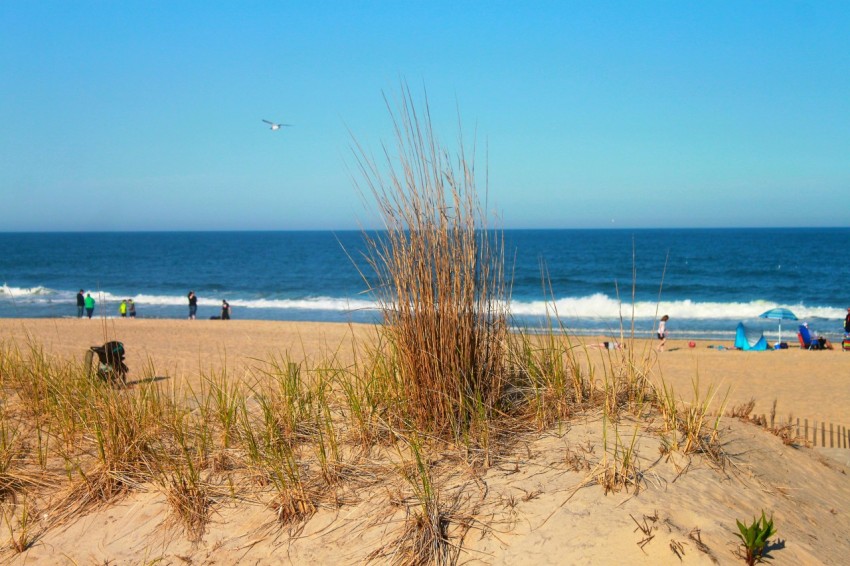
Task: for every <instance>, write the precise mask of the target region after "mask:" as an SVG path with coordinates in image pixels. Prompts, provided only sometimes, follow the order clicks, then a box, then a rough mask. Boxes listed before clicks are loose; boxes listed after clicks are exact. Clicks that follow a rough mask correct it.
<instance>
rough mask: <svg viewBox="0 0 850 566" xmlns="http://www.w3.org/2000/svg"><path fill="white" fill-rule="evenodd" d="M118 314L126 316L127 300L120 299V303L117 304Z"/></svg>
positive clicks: (122, 316)
mask: <svg viewBox="0 0 850 566" xmlns="http://www.w3.org/2000/svg"><path fill="white" fill-rule="evenodd" d="M118 314H120V315H121V318H126V317H127V301H121V304H120V305H118Z"/></svg>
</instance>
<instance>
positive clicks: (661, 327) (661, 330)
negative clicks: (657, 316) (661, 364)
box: [656, 314, 670, 352]
mask: <svg viewBox="0 0 850 566" xmlns="http://www.w3.org/2000/svg"><path fill="white" fill-rule="evenodd" d="M668 320H670V317H669V316H667V315H666V314H665V315H664V316H662V317H661V320H659V321H658V339H659V340H661V343H660V344H658V348H656V350H658V351H659V352H663V351H664V345H665V344H666V343H667V321H668Z"/></svg>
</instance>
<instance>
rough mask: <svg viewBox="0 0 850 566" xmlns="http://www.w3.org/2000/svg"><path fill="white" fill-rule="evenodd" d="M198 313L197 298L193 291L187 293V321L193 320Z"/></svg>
mask: <svg viewBox="0 0 850 566" xmlns="http://www.w3.org/2000/svg"><path fill="white" fill-rule="evenodd" d="M197 313H198V297H197V295H195V292H194V291H189V320H195V315H196V314H197Z"/></svg>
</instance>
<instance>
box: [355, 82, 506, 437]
mask: <svg viewBox="0 0 850 566" xmlns="http://www.w3.org/2000/svg"><path fill="white" fill-rule="evenodd" d="M401 98H402V99H401V102H400V105H399V106H400V111H399V113H398V114H397V115H396V114H394V113H393V112H392V110H390V113H391V115H392V116H393V121H394V126H395V132H396V145H397V159H398V163H399V164H398V165H397V166H396V165H394V159H391V158H390V157H389V155H387V169H388V173H386V174H384V173H382V171H381V168H380V167H379V166H378V164H377V163H376V162H375V161H374V160H373V159H371V158H369V157H368V156H367V154H366V153H365V151H363V150H362V149H360V151H359V153H358V156H357V157H358V164H359V166H360V171H361V173H362V177H363V182H364V183H365V185H366V188H367V189H368V190H367V191H363V192H368V193H371V194H372V196H373V197H374V199H375V201H376V203H377V208H378V212H379V214H380V216H381V219H382V221H383V223H384V228H385V230H386V231H385V232H384V233H382V234H381V235H379V236H369V235H368V234H364V236H365V237H366V239H367V243H368V248H369V249H370V253H369V256H368V258H367V261H368V263H369V265H370V266H371V268H372V270H373V271H374V278H375V283H374V285H373V286H372V289H373V291H374V292H375V293H376V295H377V299H378V301H379V304H380V306H381V309H382V312H383V317H384V324H383V326H382V327H381V332H382V334H383V336H384V338H385V339H386V346H387V349H386V351H385V355H386V357H387V358H388V362H389V363H388V364H386V365H387V370H388V371H387V372H386V374H385V377H386V378H387V379H388V380H390V384H391V386H392V388H393V391H394V393H395V396H396V397H397V398H398V399H399V404H400V409H401V410H402V414H401V415H398V418H399V420H400V422H402V423H404V422H408V421H409V422H410V424H411V425H413V426H415V427H417V428H419V429H422V430H430V431H434V432H437V433H440V434H448V435H454V436H455V437H457V436H459V435H460V434H462V432H463V431H464V430H466V429H467V428H468V427H469V425H470V423H471V422H472V421H473V420H475V419H476V418H478V414H479V411H478V409H477V405H478V404H482V405H483V406H484V407H485V409H486V411H490V410H492V408H493V407H496V406H497V404H498V402H499V400H500V398H501V393H502V387H503V384H504V379H505V363H504V360H505V355H504V354H505V341H506V338H507V313H506V309H507V304H506V301H505V285H504V277H503V272H502V265H503V261H502V256H501V247H500V246H501V241H500V239H499V235H498V234H496V233H492V232H490V231H488V230H487V225H486V221H485V218H484V214H483V213H482V211H481V209H480V207H479V204H478V201H477V198H478V196H477V192H476V184H475V168H474V164H473V163H472V162H470V161H468V160H467V158H466V155H465V153H464V151H463V149H462V148H461V150H460V155H459V156H458V158H457V169H455V167H454V166H452V164H451V159H450V158H449V156H448V152H447V151H446V150H445V149H443V148H442V147H441V146H440V144H439V142H438V141H437V139H436V136H435V134H434V132H433V130H432V128H431V119H430V113H429V108H428V106H427V102H426V104H425V105H424V114H423V115H421V116H420V115H419V114H417V111H416V109H415V107H414V104H413V101H412V95H411V94H410V91H409V90H407V89H406V88H405V89H403V94H402V97H401ZM358 149H359V148H358Z"/></svg>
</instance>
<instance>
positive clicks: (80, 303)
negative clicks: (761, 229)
mask: <svg viewBox="0 0 850 566" xmlns="http://www.w3.org/2000/svg"><path fill="white" fill-rule="evenodd" d="M83 293H85V291H83V290H82V289H80V292H79V293H77V318H83V311H84V310H86V297H85V296H84V295H83ZM848 310H850V309H848Z"/></svg>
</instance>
